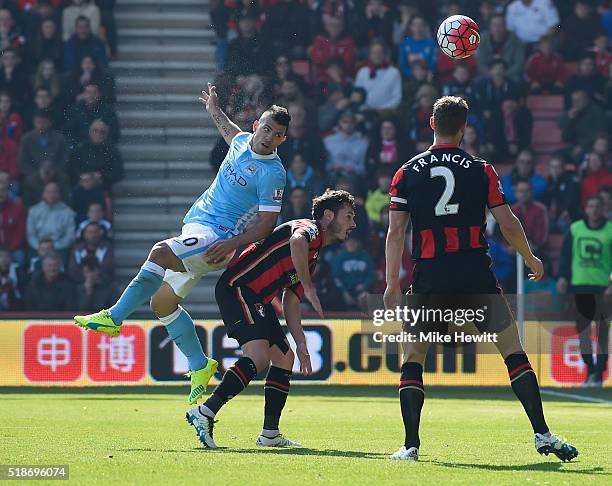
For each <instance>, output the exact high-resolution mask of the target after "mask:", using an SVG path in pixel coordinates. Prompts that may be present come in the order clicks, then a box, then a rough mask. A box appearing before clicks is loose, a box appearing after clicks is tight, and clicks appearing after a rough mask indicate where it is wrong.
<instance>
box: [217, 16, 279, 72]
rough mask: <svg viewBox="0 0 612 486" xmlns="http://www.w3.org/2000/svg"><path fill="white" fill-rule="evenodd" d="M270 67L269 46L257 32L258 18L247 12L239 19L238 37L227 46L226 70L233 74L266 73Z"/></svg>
mask: <svg viewBox="0 0 612 486" xmlns="http://www.w3.org/2000/svg"><path fill="white" fill-rule="evenodd" d="M270 67H271V66H270V52H269V48H268V46H266V45H265V42H264V39H262V38H261V36H260V35H259V34H258V33H257V18H256V17H255V15H253V13H251V12H246V13H245V14H244V15H241V16H240V18H239V19H238V37H237V38H236V39H234V40H232V41H231V42H230V43H229V45H228V47H227V58H226V63H225V71H226V72H227V74H229V75H231V76H240V75H248V74H265V73H267V72H268V70H269V69H270Z"/></svg>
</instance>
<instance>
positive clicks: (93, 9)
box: [62, 0, 100, 42]
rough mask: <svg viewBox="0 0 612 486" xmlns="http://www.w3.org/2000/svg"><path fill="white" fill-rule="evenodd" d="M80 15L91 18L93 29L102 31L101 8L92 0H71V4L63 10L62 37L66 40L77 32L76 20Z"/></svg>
mask: <svg viewBox="0 0 612 486" xmlns="http://www.w3.org/2000/svg"><path fill="white" fill-rule="evenodd" d="M78 17H86V18H87V19H88V20H89V25H90V28H91V31H92V32H93V33H94V34H96V35H97V34H98V32H100V9H99V8H98V6H97V5H96V4H95V3H94V2H93V1H92V0H71V2H70V5H69V6H68V7H66V8H65V9H64V11H63V12H62V26H63V32H62V39H63V40H64V42H66V41H67V40H68V39H70V37H72V35H73V34H74V33H75V22H76V19H77V18H78Z"/></svg>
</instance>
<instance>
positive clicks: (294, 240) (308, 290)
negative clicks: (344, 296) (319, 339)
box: [289, 233, 323, 318]
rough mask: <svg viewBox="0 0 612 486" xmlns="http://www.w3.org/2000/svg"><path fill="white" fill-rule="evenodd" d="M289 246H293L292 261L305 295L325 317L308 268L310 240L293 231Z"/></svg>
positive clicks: (320, 314)
mask: <svg viewBox="0 0 612 486" xmlns="http://www.w3.org/2000/svg"><path fill="white" fill-rule="evenodd" d="M289 246H290V248H291V261H292V262H293V266H294V267H295V271H296V272H297V276H298V278H299V279H300V282H301V283H302V287H303V288H304V295H305V296H306V298H307V299H308V300H309V301H310V303H311V304H312V307H313V308H314V310H315V311H317V314H319V316H321V318H322V317H323V307H321V302H320V301H319V297H318V296H317V290H316V289H315V286H314V284H313V283H312V278H311V277H310V270H309V269H308V240H307V239H306V237H305V236H304V235H301V234H299V233H293V236H292V237H291V239H290V240H289Z"/></svg>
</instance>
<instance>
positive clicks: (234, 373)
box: [200, 356, 257, 417]
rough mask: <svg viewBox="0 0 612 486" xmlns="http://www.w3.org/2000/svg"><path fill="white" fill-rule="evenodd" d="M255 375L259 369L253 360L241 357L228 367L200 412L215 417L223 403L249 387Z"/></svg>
mask: <svg viewBox="0 0 612 486" xmlns="http://www.w3.org/2000/svg"><path fill="white" fill-rule="evenodd" d="M255 375H257V369H256V368H255V363H253V360H252V359H251V358H247V357H246V356H243V357H242V358H240V359H239V360H238V361H236V362H235V363H234V364H233V365H232V366H230V367H229V368H228V369H227V371H226V372H225V374H224V375H223V379H222V380H221V383H219V384H218V385H217V388H215V391H214V392H213V393H212V395H211V396H210V397H209V398H208V400H206V402H204V405H202V406H201V407H200V412H201V413H203V414H204V415H207V416H209V417H214V416H215V414H216V413H217V412H218V411H219V409H220V408H221V407H222V406H223V405H225V404H226V403H227V402H228V401H229V400H231V399H232V398H234V397H235V396H236V395H238V393H240V392H241V391H242V390H244V389H245V388H246V387H247V385H248V384H249V382H250V381H251V380H252V379H253V378H255Z"/></svg>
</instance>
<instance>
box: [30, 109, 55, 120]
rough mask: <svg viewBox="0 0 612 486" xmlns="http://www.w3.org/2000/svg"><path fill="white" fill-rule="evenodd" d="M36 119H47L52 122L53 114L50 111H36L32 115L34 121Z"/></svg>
mask: <svg viewBox="0 0 612 486" xmlns="http://www.w3.org/2000/svg"><path fill="white" fill-rule="evenodd" d="M34 118H45V119H46V120H48V121H51V120H52V118H53V117H52V116H51V112H50V111H49V110H35V111H34V113H33V114H32V120H33V119H34Z"/></svg>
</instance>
